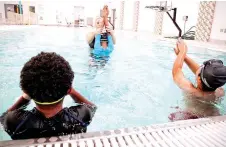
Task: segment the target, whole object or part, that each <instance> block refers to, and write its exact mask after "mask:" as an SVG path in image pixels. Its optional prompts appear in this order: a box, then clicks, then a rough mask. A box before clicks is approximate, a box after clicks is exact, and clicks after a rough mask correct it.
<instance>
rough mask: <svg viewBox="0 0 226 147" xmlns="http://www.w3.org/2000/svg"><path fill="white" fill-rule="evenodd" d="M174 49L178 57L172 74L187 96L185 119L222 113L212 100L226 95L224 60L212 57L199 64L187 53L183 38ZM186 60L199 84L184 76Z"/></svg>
mask: <svg viewBox="0 0 226 147" xmlns="http://www.w3.org/2000/svg"><path fill="white" fill-rule="evenodd" d="M174 51H175V53H176V55H177V58H176V60H175V62H174V65H173V70H172V74H173V80H174V82H175V83H176V84H177V86H178V87H179V88H180V89H182V90H183V91H184V94H185V97H186V99H185V102H186V107H187V108H186V109H187V110H186V112H182V113H183V114H184V116H183V117H184V119H189V118H199V117H207V116H216V115H220V113H219V110H218V109H217V108H216V107H215V106H214V105H213V104H212V102H216V101H217V100H218V99H219V98H221V97H223V96H224V90H223V88H222V87H221V86H223V85H224V84H225V83H226V67H225V66H224V65H223V62H222V61H221V60H215V59H212V60H208V61H205V62H204V63H203V65H202V66H199V65H198V64H197V63H196V62H195V61H194V60H192V59H191V58H189V57H188V56H187V55H186V53H187V45H186V44H185V43H184V42H183V40H179V41H178V42H177V46H176V48H175V49H174ZM184 62H185V63H186V64H187V65H188V67H189V68H190V69H191V70H192V72H193V73H194V74H195V76H196V82H197V86H194V85H193V84H192V83H191V82H190V81H189V80H188V79H186V78H185V77H184V74H183V72H182V67H183V63H184ZM188 113H189V114H188ZM185 114H186V116H185ZM173 115H175V114H173ZM185 117H186V118H185Z"/></svg>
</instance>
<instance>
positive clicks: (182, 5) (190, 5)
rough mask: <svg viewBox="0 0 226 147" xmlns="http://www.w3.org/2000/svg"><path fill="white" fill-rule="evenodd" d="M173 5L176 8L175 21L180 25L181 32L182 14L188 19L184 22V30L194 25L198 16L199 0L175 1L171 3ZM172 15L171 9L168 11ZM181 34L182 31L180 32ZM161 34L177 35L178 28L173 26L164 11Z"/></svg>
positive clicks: (182, 26) (182, 24) (182, 27)
mask: <svg viewBox="0 0 226 147" xmlns="http://www.w3.org/2000/svg"><path fill="white" fill-rule="evenodd" d="M172 5H173V7H176V8H177V23H178V25H179V26H180V28H181V30H182V32H184V21H183V16H185V15H187V16H188V21H187V23H186V29H185V30H186V31H187V30H188V29H189V28H190V27H192V26H195V25H196V23H197V18H198V10H199V1H176V2H174V1H173V3H172ZM170 13H171V16H173V11H172V12H170ZM182 34H183V33H182ZM163 35H164V36H177V35H178V30H177V29H176V27H175V26H174V24H173V22H172V21H171V19H170V18H169V16H168V15H167V14H166V12H165V13H164V19H163Z"/></svg>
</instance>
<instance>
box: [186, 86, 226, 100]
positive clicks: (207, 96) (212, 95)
mask: <svg viewBox="0 0 226 147" xmlns="http://www.w3.org/2000/svg"><path fill="white" fill-rule="evenodd" d="M192 85H193V84H192ZM184 92H185V93H186V95H187V96H188V95H189V98H194V99H200V100H203V101H208V102H215V101H217V100H219V98H221V97H223V96H224V95H225V92H224V89H223V88H222V87H220V88H217V89H216V90H215V91H213V92H204V91H202V90H200V89H197V88H195V87H194V86H191V87H189V88H186V89H184Z"/></svg>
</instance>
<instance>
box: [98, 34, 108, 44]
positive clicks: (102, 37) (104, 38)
mask: <svg viewBox="0 0 226 147" xmlns="http://www.w3.org/2000/svg"><path fill="white" fill-rule="evenodd" d="M102 41H108V35H107V33H103V34H101V37H100V42H102Z"/></svg>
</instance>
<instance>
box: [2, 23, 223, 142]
mask: <svg viewBox="0 0 226 147" xmlns="http://www.w3.org/2000/svg"><path fill="white" fill-rule="evenodd" d="M87 32H88V30H87V29H85V28H81V29H79V28H64V27H59V28H58V27H34V28H23V29H18V30H7V31H6V30H5V31H3V30H2V31H0V70H1V72H0V101H1V102H0V113H2V112H4V111H5V110H6V109H7V108H8V107H9V106H10V105H12V103H13V102H15V100H16V98H17V97H18V96H20V94H21V90H20V87H19V76H20V70H21V68H22V66H23V64H24V63H25V62H26V61H27V60H28V59H30V58H31V57H32V56H35V55H36V54H37V53H40V52H41V51H47V52H56V53H58V54H60V55H62V56H63V57H64V58H65V59H66V60H68V61H69V63H70V64H71V66H72V68H73V70H74V72H75V79H74V82H73V86H74V87H75V88H76V89H77V91H79V92H80V93H81V94H82V95H84V96H85V97H87V98H88V99H89V100H91V101H92V102H94V103H95V104H96V105H97V106H98V110H97V112H96V115H95V117H94V119H93V121H92V123H91V125H90V126H89V127H88V131H99V130H108V129H116V128H123V127H133V126H143V125H150V124H156V123H165V122H168V121H169V119H168V116H169V115H170V113H172V112H175V111H176V110H175V109H173V108H171V107H175V106H179V107H180V108H183V107H184V100H183V96H182V92H181V90H180V89H179V88H178V87H177V86H176V85H175V84H174V82H173V80H172V73H171V70H172V66H173V62H174V60H175V57H176V56H175V54H174V52H173V47H174V44H173V43H170V42H166V41H161V40H157V39H154V38H153V37H151V36H149V35H142V34H135V33H131V32H121V31H118V32H116V36H117V45H116V46H115V50H114V51H113V53H112V54H111V56H110V58H109V59H108V61H107V62H104V61H96V60H93V59H92V57H90V49H89V48H88V45H87V44H86V41H85V36H86V33H87ZM188 55H189V56H191V57H192V58H194V59H195V60H196V61H197V62H198V63H200V64H201V63H202V62H203V61H204V60H207V59H210V58H217V59H221V60H223V61H224V62H225V63H226V53H223V52H217V51H212V50H207V49H205V48H198V47H192V46H189V50H188ZM183 71H184V72H185V76H186V77H189V79H190V80H191V81H193V82H194V78H195V77H194V76H193V74H192V73H191V71H190V70H189V69H188V67H187V66H186V65H184V70H183ZM225 104H226V101H225V100H223V101H221V103H219V104H218V105H217V106H218V108H219V109H220V113H221V114H225V111H224V107H225ZM64 105H65V106H71V105H72V99H71V98H70V97H66V99H65V102H64ZM33 106H34V104H33V103H32V104H31V105H30V107H29V108H32V107H33ZM8 139H10V137H9V136H8V135H7V134H6V133H5V132H4V131H3V130H2V129H0V140H8Z"/></svg>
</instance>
